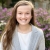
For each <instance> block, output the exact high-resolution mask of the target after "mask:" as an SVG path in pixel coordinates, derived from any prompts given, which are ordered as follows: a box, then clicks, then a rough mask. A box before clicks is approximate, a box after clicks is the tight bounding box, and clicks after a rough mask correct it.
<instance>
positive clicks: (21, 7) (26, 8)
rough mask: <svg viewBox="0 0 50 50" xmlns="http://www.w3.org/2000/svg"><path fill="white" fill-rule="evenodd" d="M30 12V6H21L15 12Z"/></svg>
mask: <svg viewBox="0 0 50 50" xmlns="http://www.w3.org/2000/svg"><path fill="white" fill-rule="evenodd" d="M30 10H31V6H30V5H22V6H19V7H18V8H17V11H30Z"/></svg>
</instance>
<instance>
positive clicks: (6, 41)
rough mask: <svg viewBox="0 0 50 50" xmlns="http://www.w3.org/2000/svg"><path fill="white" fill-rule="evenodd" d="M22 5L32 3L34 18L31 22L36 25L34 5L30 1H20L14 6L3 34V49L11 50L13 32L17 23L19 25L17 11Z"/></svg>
mask: <svg viewBox="0 0 50 50" xmlns="http://www.w3.org/2000/svg"><path fill="white" fill-rule="evenodd" d="M22 5H30V6H31V8H32V9H31V15H32V19H31V20H30V23H31V24H33V25H35V17H34V5H33V4H32V2H30V1H18V2H17V3H16V4H15V6H14V7H13V11H12V16H11V17H10V19H9V21H8V22H7V24H6V26H5V29H4V32H3V36H2V40H1V41H2V44H3V50H10V49H9V48H10V46H11V44H12V37H13V32H14V30H15V27H16V25H18V22H17V20H16V13H17V8H18V7H19V6H22Z"/></svg>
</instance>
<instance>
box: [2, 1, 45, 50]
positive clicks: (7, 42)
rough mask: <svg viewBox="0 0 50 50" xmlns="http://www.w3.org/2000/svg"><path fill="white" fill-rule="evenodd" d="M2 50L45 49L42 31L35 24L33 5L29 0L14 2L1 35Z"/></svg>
mask: <svg viewBox="0 0 50 50" xmlns="http://www.w3.org/2000/svg"><path fill="white" fill-rule="evenodd" d="M1 49H2V50H45V39H44V33H43V31H42V30H41V29H40V28H38V27H36V26H35V17H34V5H33V4H32V3H31V2H30V1H19V2H17V3H16V4H15V6H14V8H13V11H12V16H11V17H10V19H9V21H8V23H7V25H6V27H5V30H4V33H3V36H2V38H1Z"/></svg>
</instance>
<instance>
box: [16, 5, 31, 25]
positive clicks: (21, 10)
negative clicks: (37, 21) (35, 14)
mask: <svg viewBox="0 0 50 50" xmlns="http://www.w3.org/2000/svg"><path fill="white" fill-rule="evenodd" d="M31 18H32V16H31V6H29V5H24V6H23V5H22V6H19V7H18V8H17V13H16V20H17V21H18V23H19V25H27V24H29V22H30V20H31Z"/></svg>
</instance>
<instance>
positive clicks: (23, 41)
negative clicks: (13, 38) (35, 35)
mask: <svg viewBox="0 0 50 50" xmlns="http://www.w3.org/2000/svg"><path fill="white" fill-rule="evenodd" d="M31 33H32V32H29V33H26V34H23V33H20V32H18V37H19V43H20V47H21V50H28V46H29V42H30V37H31Z"/></svg>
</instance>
